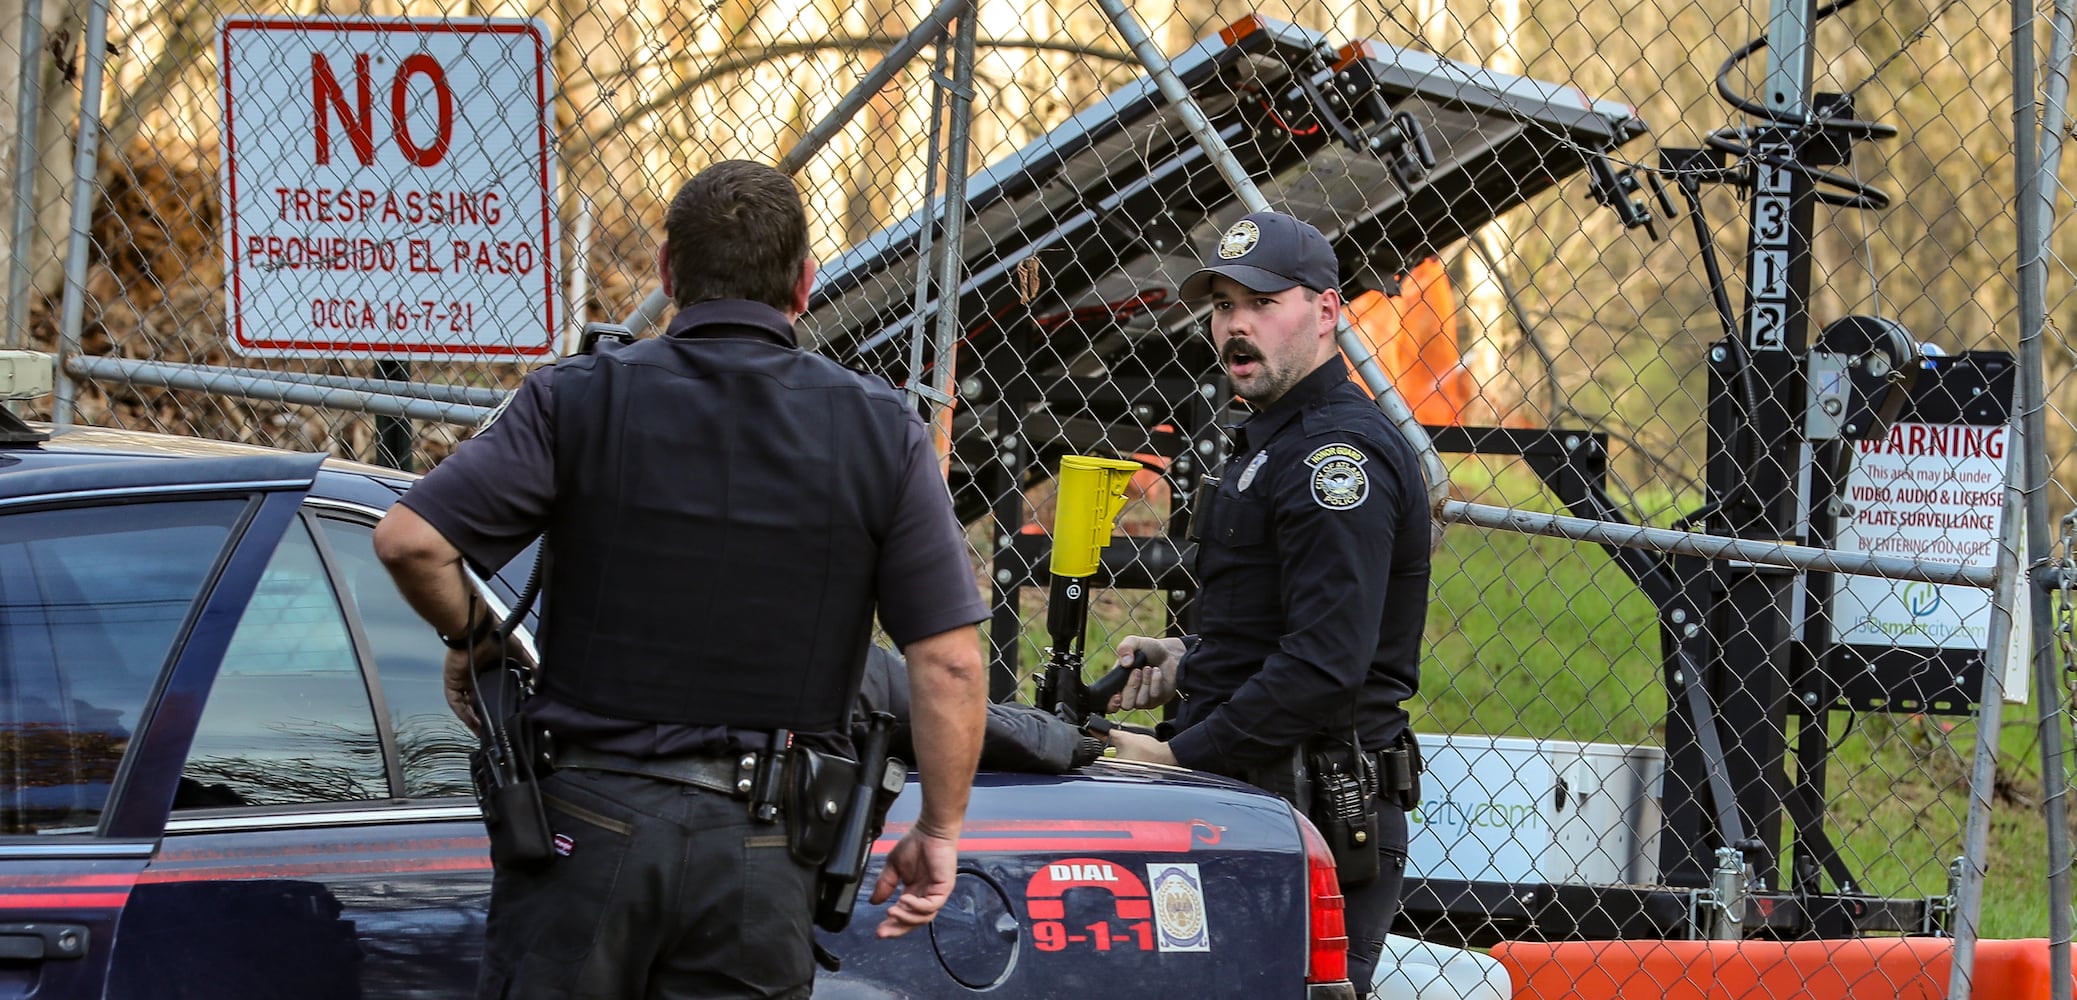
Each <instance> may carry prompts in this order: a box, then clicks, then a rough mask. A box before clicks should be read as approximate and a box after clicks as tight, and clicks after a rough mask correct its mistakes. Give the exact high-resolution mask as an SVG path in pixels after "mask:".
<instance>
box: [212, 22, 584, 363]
mask: <svg viewBox="0 0 2077 1000" xmlns="http://www.w3.org/2000/svg"><path fill="white" fill-rule="evenodd" d="M220 44H221V47H222V51H221V53H220V55H221V57H222V63H221V64H222V67H223V159H222V164H223V165H222V183H223V204H224V206H225V216H226V218H225V225H224V254H225V262H226V267H225V283H226V285H227V289H226V291H227V298H228V301H229V321H230V327H231V345H232V348H233V349H234V350H236V351H237V352H238V353H239V354H243V355H246V356H271V357H326V358H337V357H371V358H372V357H383V358H454V357H474V358H500V357H502V358H514V359H517V358H527V357H540V356H544V355H548V354H550V353H551V352H552V350H553V345H554V343H555V331H556V326H557V323H558V322H559V317H560V315H561V302H560V300H559V295H558V286H557V278H556V275H557V271H558V267H557V260H556V252H557V251H556V222H555V199H554V187H555V185H554V171H553V163H552V160H551V158H550V148H549V147H550V141H549V140H550V133H549V127H550V122H549V103H550V100H551V98H552V97H553V88H552V86H551V81H550V77H549V63H548V53H549V39H548V33H547V29H546V28H545V27H544V26H543V25H542V24H541V23H540V22H538V21H519V20H509V19H487V18H415V19H414V18H399V19H367V18H353V19H342V18H325V17H315V18H233V19H231V20H228V21H226V22H224V26H223V34H222V37H221V39H220Z"/></svg>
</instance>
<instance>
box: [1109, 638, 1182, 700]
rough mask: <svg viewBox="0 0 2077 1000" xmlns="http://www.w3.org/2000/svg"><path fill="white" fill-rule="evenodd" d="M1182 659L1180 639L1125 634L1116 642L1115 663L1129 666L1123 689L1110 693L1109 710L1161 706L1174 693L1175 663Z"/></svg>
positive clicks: (1173, 695) (1177, 663)
mask: <svg viewBox="0 0 2077 1000" xmlns="http://www.w3.org/2000/svg"><path fill="white" fill-rule="evenodd" d="M1182 662H1183V640H1181V639H1150V638H1148V637H1146V636H1143V635H1133V636H1126V637H1125V641H1123V642H1120V643H1118V666H1120V667H1129V668H1131V669H1132V673H1131V674H1130V675H1128V676H1127V677H1126V678H1125V690H1124V691H1122V692H1119V693H1118V694H1116V695H1113V696H1112V697H1111V704H1110V707H1109V711H1111V712H1117V711H1133V710H1136V709H1143V708H1160V707H1161V706H1163V705H1166V704H1168V701H1169V699H1171V698H1174V697H1175V695H1176V667H1177V666H1178V665H1180V664H1181V663H1182Z"/></svg>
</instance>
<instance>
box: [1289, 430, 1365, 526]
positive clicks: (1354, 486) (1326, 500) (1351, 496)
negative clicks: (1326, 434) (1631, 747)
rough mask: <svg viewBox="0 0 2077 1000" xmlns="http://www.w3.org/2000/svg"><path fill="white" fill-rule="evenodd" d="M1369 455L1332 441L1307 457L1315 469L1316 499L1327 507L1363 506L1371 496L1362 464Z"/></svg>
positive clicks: (1314, 486)
mask: <svg viewBox="0 0 2077 1000" xmlns="http://www.w3.org/2000/svg"><path fill="white" fill-rule="evenodd" d="M1369 460H1370V456H1368V455H1365V454H1363V452H1362V451H1361V450H1359V449H1357V448H1353V447H1350V446H1349V445H1345V444H1330V445H1327V446H1326V447H1324V448H1320V449H1319V450H1317V451H1314V452H1313V453H1312V454H1310V455H1307V456H1306V457H1305V464H1306V465H1309V466H1311V467H1312V470H1313V482H1312V486H1313V502H1314V503H1316V504H1319V505H1320V506H1322V507H1325V508H1327V509H1328V510H1348V509H1349V508H1351V507H1360V506H1362V505H1363V501H1365V500H1367V499H1369V498H1370V477H1369V476H1367V475H1365V474H1364V472H1363V464H1364V463H1365V462H1368V461H1369Z"/></svg>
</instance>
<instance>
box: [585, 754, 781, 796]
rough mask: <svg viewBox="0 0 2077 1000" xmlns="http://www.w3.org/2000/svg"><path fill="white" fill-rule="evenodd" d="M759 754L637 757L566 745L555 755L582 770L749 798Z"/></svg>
mask: <svg viewBox="0 0 2077 1000" xmlns="http://www.w3.org/2000/svg"><path fill="white" fill-rule="evenodd" d="M762 756H764V755H763V754H758V753H741V754H730V755H727V756H718V757H717V756H705V755H691V754H680V755H678V756H674V757H635V756H631V755H628V754H619V753H609V752H606V751H603V750H592V749H589V748H586V747H565V748H563V750H562V751H561V752H560V753H558V754H556V757H555V766H556V767H558V768H573V769H576V770H580V771H611V772H613V773H615V774H633V775H639V776H641V777H644V778H655V779H657V780H659V781H674V782H677V783H678V784H681V785H691V786H693V787H695V788H704V789H707V790H708V791H712V792H720V793H721V794H723V795H726V796H729V797H731V798H736V799H748V798H749V797H750V787H751V783H752V780H753V779H754V778H755V777H756V774H757V763H758V759H759V758H761V757H762Z"/></svg>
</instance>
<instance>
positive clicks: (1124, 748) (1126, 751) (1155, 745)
mask: <svg viewBox="0 0 2077 1000" xmlns="http://www.w3.org/2000/svg"><path fill="white" fill-rule="evenodd" d="M1111 746H1112V747H1114V748H1116V749H1117V751H1118V753H1117V755H1116V756H1117V758H1118V759H1119V760H1143V761H1146V762H1147V763H1149V764H1167V765H1169V766H1170V767H1175V766H1178V765H1177V764H1176V755H1175V753H1174V752H1172V751H1170V750H1169V749H1168V744H1166V743H1163V742H1162V741H1160V740H1157V739H1155V738H1153V737H1152V736H1142V735H1140V734H1139V733H1135V732H1130V731H1127V730H1124V729H1112V730H1111Z"/></svg>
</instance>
